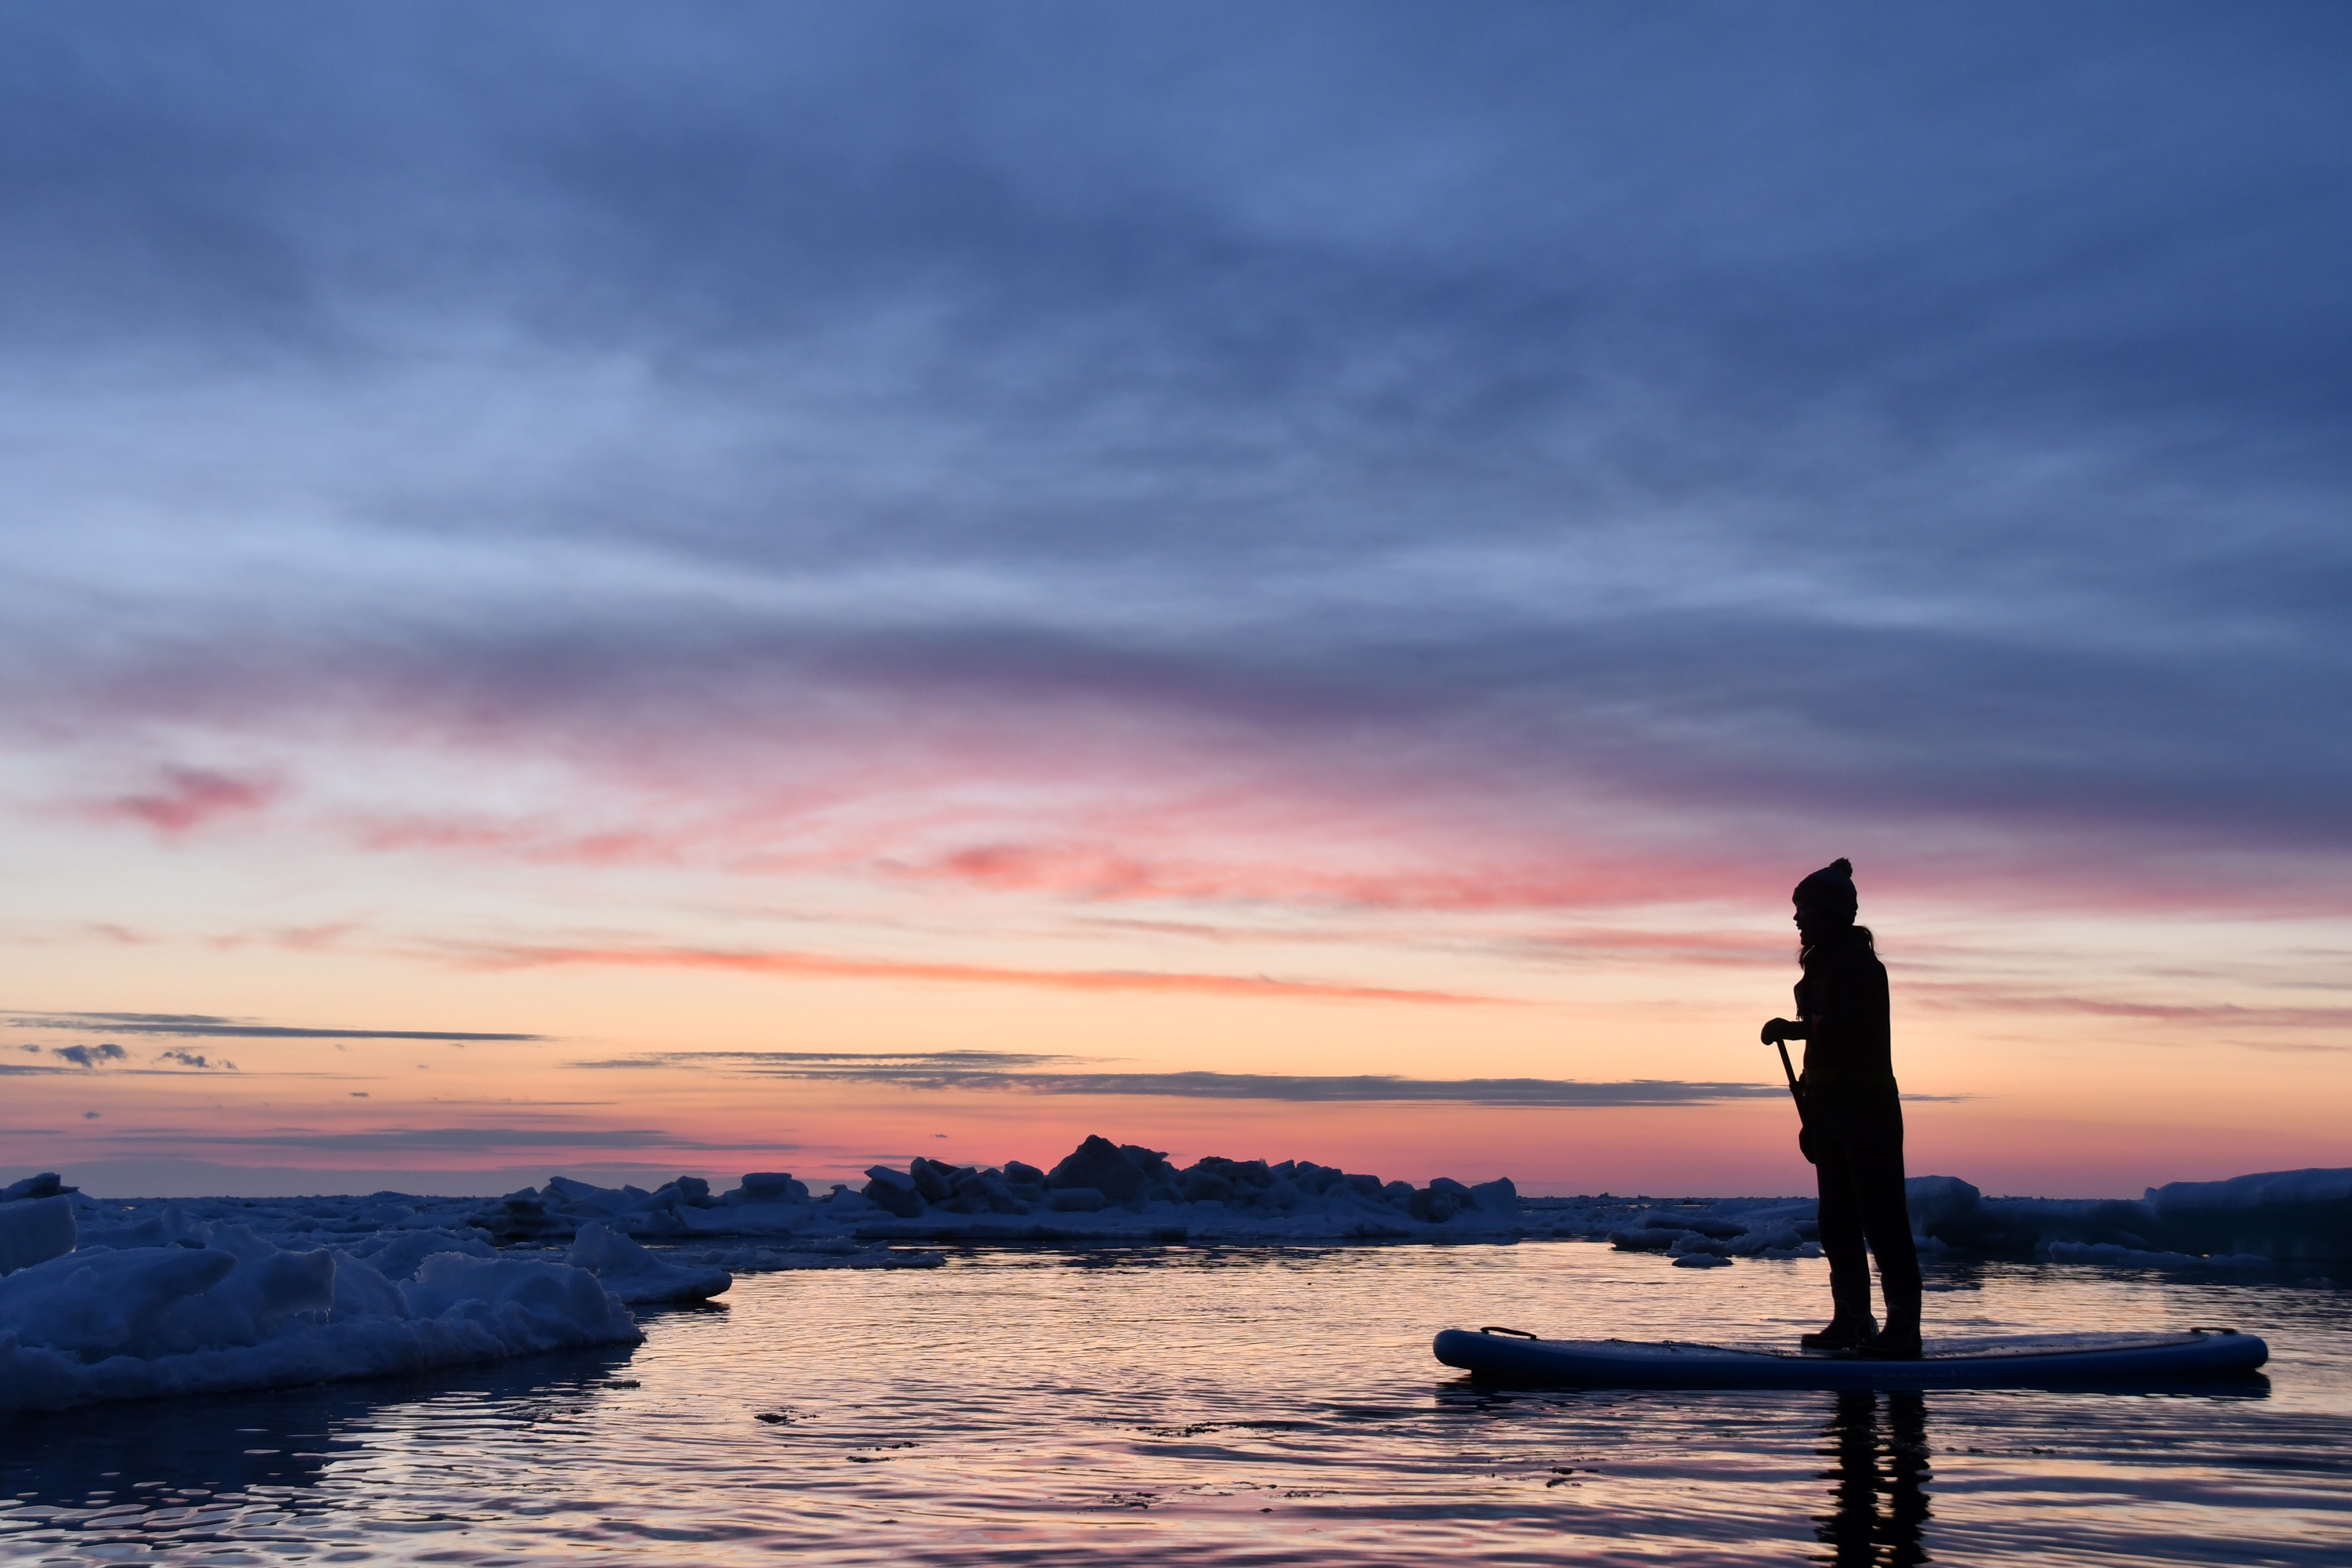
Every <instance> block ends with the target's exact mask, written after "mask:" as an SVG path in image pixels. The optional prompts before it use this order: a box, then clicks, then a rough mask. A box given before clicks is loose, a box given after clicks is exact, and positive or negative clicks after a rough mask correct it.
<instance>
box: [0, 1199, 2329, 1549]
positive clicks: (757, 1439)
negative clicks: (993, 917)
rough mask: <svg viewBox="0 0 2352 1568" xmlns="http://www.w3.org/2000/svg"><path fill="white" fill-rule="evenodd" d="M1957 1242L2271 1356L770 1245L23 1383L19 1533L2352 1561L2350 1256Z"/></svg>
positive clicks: (1438, 1271)
mask: <svg viewBox="0 0 2352 1568" xmlns="http://www.w3.org/2000/svg"><path fill="white" fill-rule="evenodd" d="M1934 1283H1935V1286H1936V1290H1935V1293H1934V1294H1933V1295H1931V1297H1930V1298H1929V1300H1930V1310H1931V1312H1932V1313H1933V1314H1934V1315H1935V1316H1936V1317H1937V1319H1938V1320H1939V1321H1940V1322H1941V1323H1942V1324H1943V1325H1944V1326H1945V1327H1946V1329H1947V1330H1948V1331H1952V1332H1968V1331H1986V1330H1992V1331H1998V1330H2001V1329H2020V1328H2025V1327H2036V1328H2044V1329H2082V1328H2137V1327H2148V1328H2159V1327H2175V1326H2179V1325H2184V1324H2188V1323H2191V1322H2233V1323H2237V1324H2240V1325H2242V1326H2244V1327H2247V1328H2250V1329H2253V1330H2255V1331H2259V1332H2262V1333H2264V1334H2265V1335H2267V1336H2268V1337H2269V1338H2270V1339H2271V1341H2272V1344H2273V1352H2274V1353H2275V1356H2276V1359H2275V1360H2274V1361H2273V1366H2272V1368H2271V1377H2270V1379H2269V1380H2268V1381H2267V1382H2265V1381H2264V1380H2261V1379H2255V1380H2251V1381H2250V1382H2249V1383H2247V1384H2242V1385H2237V1386H2235V1387H2234V1388H2232V1389H2231V1390H2227V1391H2220V1392H2214V1393H2205V1394H2018V1393H2002V1394H1944V1393H1938V1394H1929V1395H1927V1396H1925V1397H1924V1398H1923V1397H1919V1396H1888V1395H1882V1396H1878V1397H1875V1398H1873V1397H1869V1396H1857V1395H1847V1396H1843V1398H1841V1397H1840V1396H1836V1395H1829V1394H1804V1395H1790V1394H1723V1395H1704V1394H1631V1393H1617V1394H1498V1393H1493V1392H1488V1391H1483V1390H1480V1389H1477V1388H1475V1387H1473V1386H1471V1385H1470V1384H1466V1383H1464V1382H1462V1381H1460V1380H1458V1379H1457V1378H1456V1377H1455V1376H1454V1374H1453V1373H1449V1372H1448V1371H1447V1370H1446V1369H1444V1368H1443V1367H1440V1366H1438V1365H1437V1364H1436V1363H1434V1362H1433V1361H1432V1360H1431V1359H1430V1356H1429V1353H1428V1341H1429V1335H1430V1333H1431V1331H1433V1329H1435V1328H1436V1327H1438V1326H1441V1325H1443V1324H1447V1323H1470V1324H1476V1323H1482V1322H1506V1323H1516V1324H1521V1325H1524V1326H1527V1327H1530V1328H1535V1329H1538V1330H1541V1331H1547V1332H1553V1333H1581V1334H1604V1333H1609V1332H1619V1333H1625V1334H1630V1335H1635V1336H1638V1337H1643V1338H1664V1337H1675V1338H1724V1337H1733V1336H1734V1335H1736V1334H1738V1333H1740V1332H1743V1331H1744V1332H1752V1333H1755V1334H1758V1335H1762V1336H1774V1337H1778V1336H1784V1335H1790V1334H1793V1333H1794V1332H1796V1331H1797V1330H1798V1329H1799V1328H1801V1327H1802V1326H1805V1325H1808V1324H1810V1323H1811V1322H1814V1321H1817V1320H1818V1319H1819V1317H1820V1315H1821V1310H1822V1301H1823V1300H1824V1299H1825V1294H1826V1292H1825V1289H1824V1281H1823V1279H1822V1276H1821V1265H1819V1264H1818V1263H1810V1264H1808V1263H1792V1264H1743V1265H1740V1266H1739V1267H1738V1268H1725V1269H1717V1270H1713V1271H1708V1272H1696V1271H1693V1270H1684V1269H1674V1268H1667V1267H1665V1266H1664V1264H1663V1263H1662V1262H1661V1261H1660V1260H1659V1259H1656V1258H1633V1257H1627V1256H1624V1255H1620V1254H1614V1253H1611V1252H1609V1251H1607V1250H1605V1249H1602V1248H1600V1247H1591V1246H1585V1245H1580V1244H1559V1245H1549V1246H1543V1245H1528V1246H1523V1247H1461V1248H1453V1249H1430V1248H1403V1247H1399V1248H1383V1249H1375V1250H1369V1251H1340V1252H1332V1253H1326V1254H1319V1255H1315V1254H1286V1255H1285V1254H1226V1255H1223V1256H1217V1255H1203V1254H1197V1253H1189V1252H1183V1251H1175V1252H1167V1253H1155V1254H1140V1255H1120V1256H1108V1257H1106V1256H1097V1257H1093V1258H1040V1257H1034V1256H1028V1257H1019V1256H1011V1257H1008V1256H1003V1255H997V1256H982V1257H976V1258H965V1259H959V1260H957V1261H955V1262H952V1263H951V1264H950V1266H949V1267H947V1268H941V1269H937V1270H930V1271H925V1272H920V1273H894V1274H874V1273H829V1274H803V1275H784V1276H771V1277H767V1278H763V1279H746V1280H744V1281H742V1282H741V1283H740V1284H739V1286H738V1288H737V1290H736V1292H735V1293H734V1299H733V1300H732V1302H731V1304H730V1305H728V1306H724V1307H718V1308H712V1309H709V1310H694V1311H681V1312H674V1313H669V1314H667V1315H663V1316H660V1317H657V1318H655V1319H653V1320H652V1321H650V1323H649V1325H648V1326H649V1329H650V1335H651V1337H650V1339H649V1340H648V1342H646V1344H645V1345H644V1346H643V1347H641V1348H639V1349H637V1350H636V1351H635V1352H599V1353H597V1354H592V1355H585V1356H564V1357H549V1358H541V1359H539V1360H536V1361H533V1362H530V1363H523V1364H520V1365H516V1366H510V1367H508V1368H505V1369H503V1370H500V1371H498V1372H495V1373H472V1374H446V1375H442V1376H439V1377H436V1378H433V1379H427V1380H418V1381H415V1382H410V1383H404V1384H374V1385H368V1386H364V1387H349V1388H342V1389H312V1390H303V1391H296V1392H290V1393H287V1394H277V1395H271V1396H266V1397H254V1398H245V1399H204V1400H189V1401H182V1402H177V1403H171V1404H163V1405H151V1406H147V1407H144V1408H122V1409H100V1410H93V1411H83V1412H79V1413H74V1414H70V1415H64V1416H50V1417H41V1418H27V1419H22V1420H17V1421H14V1422H11V1423H5V1424H0V1499H5V1501H0V1559H6V1560H9V1561H28V1560H41V1559H45V1558H55V1559H58V1560H61V1561H87V1560H90V1559H92V1558H99V1557H112V1558H119V1557H121V1556H123V1555H126V1554H131V1555H145V1554H148V1553H150V1552H153V1551H155V1550H157V1549H163V1548H173V1549H178V1550H181V1551H184V1552H188V1553H189V1554H190V1555H192V1556H202V1557H203V1558H204V1559H205V1560H206V1561H221V1562H275V1561H279V1560H284V1559H291V1558H298V1557H299V1558H303V1559H317V1558H321V1557H331V1558H332V1559H333V1560H336V1561H342V1562H366V1561H412V1560H415V1558H418V1557H420V1556H425V1555H431V1556H433V1557H434V1558H435V1559H436V1560H444V1561H450V1562H457V1563H487V1562H490V1561H493V1560H496V1561H526V1562H528V1561H548V1562H565V1563H571V1562H577V1561H595V1560H610V1561H622V1562H633V1563H663V1562H673V1561H680V1560H685V1559H691V1560H693V1561H696V1562H698V1563H734V1562H751V1561H755V1560H756V1561H768V1560H771V1559H772V1558H773V1557H774V1556H775V1554H776V1553H777V1552H791V1553H793V1554H794V1555H795V1556H797V1557H801V1558H806V1559H812V1560H815V1561H820V1562H830V1563H886V1562H887V1563H901V1562H916V1563H984V1562H993V1561H1003V1562H1028V1563H1056V1562H1064V1561H1068V1562H1076V1561H1077V1560H1080V1559H1082V1558H1083V1559H1097V1558H1102V1557H1105V1556H1108V1557H1109V1558H1110V1559H1111V1560H1113V1561H1118V1562H1123V1563H1124V1562H1134V1563H1254V1562H1282V1563H1360V1562H1381V1563H1416V1562H1436V1561H1440V1560H1444V1561H1446V1562H1449V1563H1452V1562H1458V1561H1465V1560H1466V1561H1471V1562H1481V1563H1485V1562H1492V1563H1532V1562H1544V1563H1554V1562H1559V1561H1563V1560H1572V1561H1578V1562H1593V1561H1598V1562H1603V1563H1606V1562H1612V1561H1625V1562H1631V1561H1633V1560H1636V1559H1639V1560H1643V1561H1650V1562H1654V1561H1655V1560H1656V1559H1658V1558H1660V1557H1667V1558H1674V1559H1679V1560H1688V1559H1693V1558H1703V1559H1706V1560H1708V1561H1738V1560H1751V1559H1752V1560H1756V1561H1769V1562H1772V1563H1788V1562H1791V1561H1803V1560H1807V1559H1811V1560H1814V1561H1820V1562H1824V1563H1840V1564H1848V1563H1852V1564H1859V1563H1874V1564H1875V1563H1921V1562H1938V1561H1940V1562H1948V1563H2004V1562H2025V1561H2031V1562H2033V1563H2073V1562H2080V1563H2092V1562H2104V1563H2116V1562H2132V1563H2164V1562H2200V1563H2206V1562H2224V1563H2243V1562H2251V1561H2261V1562H2266V1563H2342V1562H2345V1561H2347V1560H2352V1462H2347V1453H2352V1441H2347V1439H2352V1356H2347V1336H2346V1334H2345V1313H2344V1310H2343V1309H2344V1304H2345V1303H2344V1297H2343V1295H2342V1293H2341V1292H2339V1291H2337V1290H2336V1289H2333V1288H2326V1287H2309V1288H2305V1287H2297V1286H2294V1285H2289V1284H2284V1283H2276V1282H2273V1283H2267V1284H2258V1285H2251V1286H2249V1285H2236V1284H2218V1283H2200V1282H2194V1281H2188V1282H2184V1281H2180V1280H2164V1279H2151V1278H2145V1277H2132V1276H2116V1275H2105V1274H2099V1273H2095V1272H2092V1271H2087V1270H2068V1269H2050V1268H2026V1267H2010V1266H1992V1267H1983V1268H1971V1269H1961V1270H1947V1271H1945V1272H1944V1273H1943V1274H1942V1275H1941V1276H1940V1277H1938V1278H1937V1279H1936V1280H1935V1282H1934ZM1732 1325H1739V1326H1740V1327H1739V1328H1737V1329H1735V1328H1734V1327H1732Z"/></svg>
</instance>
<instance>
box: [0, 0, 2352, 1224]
mask: <svg viewBox="0 0 2352 1568" xmlns="http://www.w3.org/2000/svg"><path fill="white" fill-rule="evenodd" d="M2347 81H2352V12H2347V11H2346V10H2345V9H2344V8H2343V7H2341V6H2335V5H2252V6H2232V7H2221V8H2217V7H2201V6H2192V7H2169V6H2164V5H2144V4H2133V5H2071V6H2067V7H2063V8H2060V9H2057V10H2053V9H2052V8H2050V7H2047V6H2040V5H2007V6H2004V5H1976V6H1969V7H1965V8H1946V9H1941V10H1929V9H1919V8H1904V9H1901V10H1899V11H1897V10H1888V9H1886V8H1882V7H1877V6H1866V5H1810V6H1804V7H1759V6H1752V5H1682V6H1675V7H1656V6H1651V5H1534V4H1528V5H1509V4H1495V5H1480V6H1476V7H1466V8H1465V7H1458V6H1441V5H1418V6H1393V5H1367V4H1359V3H1350V4H1345V5H1309V4H1294V5H1283V6H1276V7H1266V6H1258V5H1191V4H1184V5H1177V4H1169V5H1093V4H1044V3H1039V4H1024V5H995V6H989V5H963V4H954V5H946V4H942V5H904V4H887V5H805V6H803V5H761V6H744V5H691V4H666V5H656V6H642V5H581V4H565V5H496V6H481V5H423V4H413V5H397V6H394V5H383V6H333V7H320V6H315V5H266V4H253V5H236V6H230V7H203V8H197V7H187V8H180V7H172V8H166V7H151V6H131V5H102V4H101V5H79V4H75V5H68V4H64V3H62V0H57V3H27V4H21V5H11V6H9V7H8V8H7V9H6V10H5V12H0V191H5V200H0V279H5V284H6V286H5V289H0V342H5V344H6V345H7V349H6V353H5V354H0V476H5V484H0V527H5V534H6V538H5V557H0V1009H5V1016H0V1178H8V1177H14V1176H16V1175H20V1174H23V1173H27V1172H32V1171H37V1170H58V1171H62V1172H64V1173H67V1175H68V1180H79V1181H81V1182H83V1183H84V1184H85V1185H88V1186H90V1187H92V1188H93V1189H94V1190H98V1191H102V1192H106V1193H109V1194H121V1195H130V1194H133V1193H164V1192H194V1191H247V1192H262V1191H287V1190H290V1191H310V1190H327V1191H341V1190H348V1189H350V1188H352V1187H353V1186H361V1187H373V1186H400V1185H404V1184H406V1185H408V1186H411V1187H413V1188H417V1189H431V1190H446V1191H458V1192H464V1191H496V1190H505V1189H507V1188H511V1187H515V1186H520V1185H521V1184H524V1183H526V1182H536V1181H538V1180H541V1179H542V1178H543V1177H544V1176H545V1175H547V1174H548V1173H551V1172H555V1171H563V1172H568V1173H580V1174H584V1175H590V1176H595V1177H599V1178H600V1179H612V1178H614V1177H620V1176H626V1177H628V1178H629V1179H632V1180H636V1181H638V1182H640V1183H641V1184H652V1183H653V1182H655V1181H658V1180H659V1179H662V1178H664V1177H667V1175H670V1174H674V1173H677V1172H681V1171H687V1172H698V1173H707V1174H709V1175H712V1176H714V1177H717V1178H719V1179H720V1180H722V1181H724V1182H728V1183H731V1182H732V1180H733V1178H734V1177H735V1176H736V1175H737V1174H739V1173H741V1172H743V1171H746V1170H789V1171H792V1172H794V1173H798V1174H801V1175H803V1176H804V1177H806V1178H809V1179H811V1180H812V1181H819V1182H822V1181H831V1180H836V1179H849V1178H851V1177H852V1176H853V1174H854V1173H856V1172H857V1171H860V1170H862V1169H863V1168H864V1167H865V1166H866V1165H867V1164H870V1163H875V1162H876V1161H877V1160H888V1161H891V1162H893V1163H900V1164H903V1163H904V1162H905V1161H906V1159H907V1158H908V1156H909V1155H911V1154H916V1153H923V1154H930V1155H934V1156H937V1157H940V1158H946V1159H952V1160H956V1161H959V1162H987V1163H998V1162H1001V1161H1003V1160H1004V1159H1007V1158H1023V1159H1027V1160H1030V1161H1032V1162H1035V1163H1051V1161H1052V1160H1054V1159H1055V1158H1057V1157H1058V1156H1059V1155H1061V1154H1062V1153H1064V1152H1066V1151H1067V1150H1068V1149H1069V1147H1070V1146H1071V1145H1073V1144H1075V1143H1076V1142H1077V1141H1078V1139H1079V1138H1080V1137H1082V1136H1083V1135H1084V1134H1086V1133H1087V1132H1088V1131H1101V1132H1104V1133H1107V1134H1108V1135H1110V1136H1112V1137H1114V1138H1116V1139H1118V1140H1120V1141H1123V1142H1144V1143H1149V1144H1150V1145H1151V1146H1153V1147H1155V1148H1165V1149H1168V1150H1170V1151H1171V1152H1174V1153H1175V1154H1176V1155H1177V1156H1178V1157H1179V1158H1180V1159H1181V1160H1186V1161H1189V1160H1191V1159H1192V1158H1195V1157H1197V1156H1199V1155H1202V1154H1207V1153H1220V1154H1227V1155H1232V1156H1234V1157H1239V1158H1248V1157H1252V1156H1259V1155H1263V1156H1265V1157H1267V1158H1272V1159H1280V1158H1284V1157H1305V1158H1314V1159H1318V1160H1320V1161H1323V1162H1325V1163H1339V1164H1342V1165H1345V1166H1346V1167H1347V1168H1349V1169H1351V1170H1369V1171H1373V1172H1376V1173H1379V1174H1381V1175H1382V1176H1384V1177H1398V1176H1402V1177H1405V1178H1409V1179H1412V1180H1415V1181H1426V1180H1427V1179H1428V1178H1429V1177H1430V1176H1432V1175H1434V1174H1440V1173H1445V1174H1453V1175H1456V1176H1460V1177H1462V1178H1464V1179H1470V1180H1475V1179H1484V1178H1486V1177H1489V1176H1494V1175H1499V1174H1509V1175H1511V1176H1513V1177H1515V1178H1516V1179H1517V1180H1518V1182H1519V1183H1520V1184H1521V1185H1522V1187H1523V1188H1526V1189H1529V1190H1533V1191H1539V1192H1544V1191H1550V1192H1593V1191H1600V1190H1603V1189H1608V1190H1612V1191H1618V1192H1637V1191H1638V1192H1646V1193H1661V1192H1667V1193H1677V1192H1706V1193H1738V1192H1796V1191H1801V1190H1805V1189H1806V1188H1807V1187H1808V1185H1809V1181H1810V1172H1809V1171H1808V1170H1807V1168H1806V1167H1805V1166H1804V1165H1803V1163H1802V1162H1801V1160H1800V1158H1799V1157H1798V1155H1797V1153H1796V1151H1795V1148H1794V1142H1793V1117H1792V1114H1791V1112H1790V1107H1789V1105H1788V1101H1787V1096H1786V1092H1785V1090H1784V1089H1782V1088H1780V1066H1779V1062H1778V1060H1777V1059H1776V1058H1774V1056H1773V1055H1772V1053H1771V1052H1770V1051H1769V1049H1768V1048H1766V1047H1759V1045H1758V1044H1757V1026H1758V1025H1759V1023H1760V1022H1761V1021H1762V1020H1763V1019H1765V1018H1766V1017H1769V1016H1771V1015H1773V1014H1775V1013H1778V1012H1782V1011H1786V1010H1788V1007H1789V986H1790V984H1791V982H1792V981H1793V979H1794V978H1795V964H1794V945H1795V944H1794V933H1793V931H1792V929H1791V927H1790V923H1789V903H1788V899H1789V890H1790V887H1791V886H1792V885H1793V884H1794V883H1795V881H1796V880H1797V879H1798V878H1799V877H1801V876H1802V875H1803V874H1804V873H1805V872H1807V871H1809V870H1811V869H1812V868H1815V867H1817V866H1819V865H1821V864H1822V863H1823V862H1825V861H1827V860H1828V859H1830V858H1832V857H1835V856H1838V855H1844V856H1848V857H1850V858H1852V859H1853V863H1854V866H1855V868H1856V871H1855V876H1856V880H1857V882H1858V883H1859V885H1860V887H1861V889H1862V902H1863V918H1864V921H1865V922H1866V923H1867V924H1869V925H1870V926H1872V927H1873V929H1874V931H1876V932H1877V935H1878V938H1879V943H1880V948H1881V952H1882V953H1883V954H1884V956H1885V959H1886V962H1887V963H1888V966H1889V969H1890V972H1891V974H1892V977H1893V983H1894V988H1895V990H1894V994H1895V1059H1896V1068H1897V1071H1898V1074H1899V1076H1900V1079H1901V1081H1902V1084H1903V1087H1904V1089H1905V1090H1906V1093H1907V1094H1910V1095H1912V1096H1914V1097H1915V1098H1914V1099H1913V1100H1912V1102H1911V1103H1910V1105H1909V1106H1908V1107H1907V1114H1908V1116H1909V1118H1910V1138H1911V1142H1910V1150H1911V1156H1910V1165H1911V1169H1912V1171H1913V1172H1914V1173H1922V1172H1930V1171H1932V1172H1938V1173H1950V1174H1955V1175H1959V1176H1964V1177H1966V1178H1968V1179H1969V1180H1971V1181H1974V1182H1976V1183H1978V1184H1979V1185H1981V1186H1983V1187H1984V1188H1986V1189H1987V1190H1988V1191H1991V1192H2002V1193H2008V1192H2036V1193H2053V1194H2137V1192H2138V1190H2139V1189H2140V1188H2141V1187H2142V1186H2144V1185H2147V1184H2151V1183H2159V1182H2164V1181H2169V1180H2176V1179H2192V1178H2208V1177H2217V1176H2224V1175H2230V1174H2233V1173H2241V1172H2247V1171H2256V1170H2274V1169H2281V1168H2288V1167H2294V1166H2302V1165H2347V1164H2352V1071H2348V1070H2347V1068H2352V1058H2347V1055H2346V1052H2347V1048H2352V809H2348V808H2347V802H2352V610H2348V609H2347V606H2352V504H2348V503H2352V439H2347V430H2352V375H2347V368H2346V367H2347V364H2352V289H2347V282H2346V280H2347V278H2352V93H2347V91H2346V90H2345V84H2346V83H2347Z"/></svg>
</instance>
